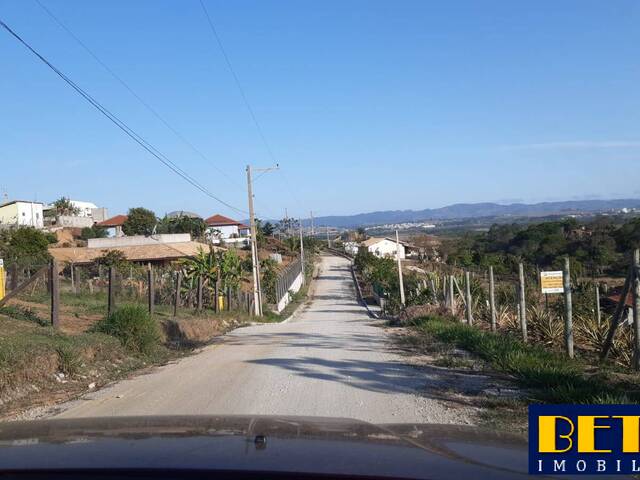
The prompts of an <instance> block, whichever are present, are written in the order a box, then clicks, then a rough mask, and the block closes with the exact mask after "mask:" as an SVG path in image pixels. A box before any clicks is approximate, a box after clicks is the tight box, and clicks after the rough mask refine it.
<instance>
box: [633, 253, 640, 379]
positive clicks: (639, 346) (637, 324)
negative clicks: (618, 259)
mask: <svg viewBox="0 0 640 480" xmlns="http://www.w3.org/2000/svg"><path fill="white" fill-rule="evenodd" d="M639 268H640V250H638V249H636V250H634V252H633V368H634V370H635V371H636V372H637V371H638V370H640V321H639V316H640V277H639V276H638V269H639Z"/></svg>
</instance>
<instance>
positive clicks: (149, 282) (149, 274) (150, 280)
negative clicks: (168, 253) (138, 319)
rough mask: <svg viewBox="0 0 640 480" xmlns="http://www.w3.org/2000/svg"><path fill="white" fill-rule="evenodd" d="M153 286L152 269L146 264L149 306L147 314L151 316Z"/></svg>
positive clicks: (153, 295) (153, 296) (149, 264)
mask: <svg viewBox="0 0 640 480" xmlns="http://www.w3.org/2000/svg"><path fill="white" fill-rule="evenodd" d="M154 287H155V286H154V284H153V268H152V267H151V262H149V263H148V264H147V303H148V306H149V314H151V315H153V307H154V303H155V302H154V299H155V288H154Z"/></svg>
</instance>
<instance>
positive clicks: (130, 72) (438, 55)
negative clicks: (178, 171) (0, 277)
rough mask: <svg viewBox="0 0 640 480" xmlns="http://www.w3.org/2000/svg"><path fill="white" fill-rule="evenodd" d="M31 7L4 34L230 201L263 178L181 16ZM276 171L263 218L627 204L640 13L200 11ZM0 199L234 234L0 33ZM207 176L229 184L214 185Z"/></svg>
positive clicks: (200, 23)
mask: <svg viewBox="0 0 640 480" xmlns="http://www.w3.org/2000/svg"><path fill="white" fill-rule="evenodd" d="M41 1H42V3H43V4H44V5H46V6H47V7H48V8H49V9H50V10H51V11H52V12H53V13H54V14H55V15H56V16H57V17H58V18H59V19H60V20H61V21H62V22H64V23H65V24H66V26H67V27H68V28H69V29H71V30H72V31H73V32H74V33H75V35H77V36H78V37H79V38H80V39H81V40H82V41H83V42H84V43H85V44H86V45H87V46H88V47H89V48H90V49H91V50H92V51H93V52H94V53H95V54H96V55H97V56H98V57H99V58H100V59H101V60H102V61H103V62H104V63H105V64H107V65H108V66H109V67H110V68H111V69H112V70H113V71H114V72H116V73H117V74H118V75H119V76H120V77H121V78H122V79H124V80H125V81H126V82H127V83H128V84H129V86H130V87H131V88H132V89H133V90H135V92H136V93H137V94H138V95H139V96H140V97H141V98H143V99H144V101H145V102H147V103H148V104H149V105H151V106H152V107H153V108H154V109H155V110H156V111H157V112H158V113H160V114H161V116H162V117H163V118H165V119H166V120H167V121H168V122H169V123H170V125H171V126H172V127H173V128H174V129H175V130H177V131H178V132H179V133H180V134H181V135H182V136H183V137H185V138H186V139H188V141H189V142H190V143H191V144H193V145H195V146H196V147H197V149H198V150H200V151H201V152H203V153H204V154H205V156H206V157H207V159H208V160H207V161H205V160H204V159H202V158H201V157H200V156H198V155H197V154H195V153H194V152H193V151H192V150H191V149H190V148H189V147H188V146H187V145H185V144H184V143H183V142H182V141H181V140H180V139H179V138H177V137H176V136H175V135H174V134H173V133H172V132H171V131H170V130H169V129H167V127H166V126H165V125H163V124H162V123H161V122H160V121H158V119H157V118H155V117H154V116H153V115H152V114H151V113H150V112H149V111H148V110H146V109H145V107H144V106H143V105H141V104H140V103H139V102H138V101H137V100H136V98H135V97H133V96H132V95H131V94H130V93H129V92H128V91H127V90H126V89H125V88H123V87H122V85H120V84H119V83H118V82H117V81H116V80H115V79H114V78H113V77H111V76H110V75H109V74H108V73H107V72H106V71H105V70H104V69H103V68H102V67H101V66H100V65H99V64H98V63H97V62H96V61H95V60H94V59H93V58H92V57H91V56H90V55H89V54H87V52H86V51H85V50H83V49H82V47H80V46H79V45H78V44H77V43H76V42H75V41H74V40H73V39H72V38H71V37H70V36H69V35H68V34H67V33H66V32H65V31H64V30H62V29H61V28H60V27H59V26H58V25H57V24H55V23H54V22H53V21H52V19H51V18H50V17H48V16H47V14H46V12H45V11H44V10H43V9H42V8H41V7H40V6H39V5H38V4H37V3H36V2H35V1H34V0H1V1H0V19H2V20H3V21H5V22H6V23H7V24H8V25H9V26H10V27H12V28H13V29H14V30H15V31H16V32H17V33H18V34H20V35H21V36H23V38H24V39H25V40H27V41H28V42H29V43H31V44H32V46H33V47H34V48H36V49H37V50H39V51H40V52H41V53H42V54H43V55H44V56H45V57H47V58H48V59H49V60H50V61H51V62H52V63H53V64H55V65H56V66H57V67H58V68H60V69H61V70H62V71H63V72H65V73H66V74H67V75H68V76H69V77H70V78H72V79H73V80H74V81H75V82H76V83H78V84H79V85H80V86H82V87H83V88H84V89H86V90H87V91H88V92H89V93H90V94H91V95H93V96H94V97H95V98H97V99H98V100H99V101H100V102H101V103H102V104H104V105H105V106H106V107H107V108H109V109H110V110H111V111H113V112H114V113H116V114H117V115H118V116H119V117H120V118H121V119H123V120H124V121H125V122H126V123H127V124H128V125H129V126H131V127H132V128H133V129H134V130H135V131H136V132H138V133H139V134H140V135H142V136H143V137H144V138H145V139H147V140H148V141H149V142H151V143H152V144H153V145H154V146H155V147H157V148H158V149H159V150H160V151H161V152H163V153H164V154H165V155H166V156H167V157H169V158H170V159H171V160H172V161H174V162H175V163H177V164H178V165H180V167H181V168H183V169H184V170H186V171H187V172H189V173H190V174H191V175H192V176H193V177H196V178H197V179H198V180H199V181H200V182H201V183H202V184H203V185H205V186H206V187H207V188H208V189H209V190H211V191H212V192H214V193H215V194H216V195H217V196H219V197H220V198H222V199H224V200H225V201H226V202H228V203H230V204H232V205H234V206H237V207H238V208H240V209H242V210H245V209H246V203H247V201H246V191H245V186H246V180H245V171H244V168H245V165H246V164H247V163H251V164H253V165H256V166H269V165H271V164H272V163H273V160H272V158H270V155H269V153H268V151H267V148H266V147H265V145H264V143H263V142H262V140H261V137H260V135H259V133H258V132H257V129H256V127H255V125H254V124H253V122H252V119H251V116H250V114H249V113H248V111H247V108H246V106H245V104H244V103H243V100H242V97H241V95H240V92H239V90H238V88H237V86H236V84H235V83H234V80H233V77H232V75H231V73H230V71H229V69H228V68H227V65H226V64H225V61H224V58H223V56H222V54H221V51H220V48H219V47H218V45H217V44H216V43H215V41H214V39H213V38H212V35H211V32H210V30H209V27H208V25H207V23H206V18H205V17H204V14H203V11H202V8H201V6H200V3H199V1H198V0H137V1H135V2H132V1H130V0H120V1H115V0H110V1H101V2H98V1H95V2H86V1H71V0H65V1H62V0H41ZM205 4H206V5H207V8H208V11H209V13H210V15H211V18H212V20H213V22H214V24H215V26H216V28H217V31H218V33H219V35H220V37H221V39H222V42H223V44H224V47H225V49H226V51H227V53H228V56H229V58H230V60H231V63H232V64H233V67H234V69H235V71H236V73H237V75H238V77H239V79H240V82H241V84H242V86H243V88H244V91H245V93H246V96H247V98H248V100H249V102H250V104H251V106H252V107H253V110H254V112H255V115H256V117H257V119H258V121H259V123H260V125H261V127H262V130H263V132H264V135H265V137H266V139H267V142H268V144H269V145H270V147H271V150H272V151H273V154H274V157H275V159H276V161H277V162H279V163H280V166H281V171H280V172H272V173H268V174H266V175H264V176H263V177H261V178H259V179H258V180H257V181H256V185H255V190H256V192H255V193H256V210H257V211H258V214H259V215H260V216H263V217H270V218H280V217H282V216H283V215H284V210H285V208H287V209H288V212H289V214H290V215H294V216H308V212H309V210H313V211H314V214H315V215H328V214H349V213H358V212H364V211H372V210H387V209H409V208H411V209H421V208H432V207H439V206H443V205H447V204H451V203H457V202H480V201H498V202H502V203H504V202H512V201H526V202H533V201H545V200H558V199H583V198H620V197H627V196H631V197H640V182H639V180H640V131H639V130H638V126H639V125H640V87H639V86H640V29H639V28H638V25H639V24H640V2H637V1H635V0H629V1H623V0H616V1H588V0H576V1H569V0H562V1H557V0H553V1H541V0H536V1H530V2H513V1H479V0H478V1H439V2H436V1H428V0H422V1H407V0H402V1H386V2H380V1H372V0H366V1H365V0H362V1H356V0H347V1H344V0H336V1H326V0H323V1H298V0H297V1H264V0H253V1H245V0H234V1H226V2H220V1H213V0H205ZM0 58H1V59H2V62H0V73H1V75H0V104H1V105H2V115H0V165H2V167H1V168H0V190H6V191H7V192H8V194H9V197H10V198H20V199H34V198H37V199H38V200H41V201H51V200H53V199H55V198H57V197H59V196H61V195H66V196H70V197H71V198H74V199H79V200H87V201H93V202H95V203H97V204H99V205H101V206H106V207H107V208H108V209H109V211H110V213H113V214H116V213H123V212H125V211H126V209H127V208H129V207H132V206H146V207H148V208H151V209H153V210H155V211H156V213H157V214H159V215H162V214H163V213H165V212H168V211H172V210H192V211H195V212H198V213H200V214H202V215H210V214H213V213H216V212H219V213H223V214H226V215H230V216H234V217H242V215H241V214H238V213H236V212H234V211H233V210H230V209H228V208H227V207H224V206H222V205H219V204H217V203H216V202H215V201H213V200H212V199H210V198H208V197H206V196H204V195H203V194H202V193H200V192H198V191H197V190H195V189H194V188H193V187H192V186H190V185H188V184H186V183H185V182H184V181H183V180H182V179H180V178H179V177H177V176H175V175H174V174H173V173H171V172H170V171H169V170H168V169H167V168H166V167H164V166H162V165H161V164H159V163H158V161H157V160H155V159H154V158H153V157H151V156H150V155H149V154H148V153H146V152H145V151H144V150H142V149H141V148H140V147H139V146H138V145H137V144H135V143H134V142H132V141H131V140H130V139H129V138H128V137H126V136H124V135H123V134H122V133H121V132H120V131H119V130H118V129H117V128H116V127H115V126H113V125H112V124H111V123H109V122H108V121H107V120H106V119H105V118H104V117H102V116H100V115H99V114H98V113H97V111H95V110H94V109H93V108H92V107H91V106H89V105H88V104H87V103H86V102H84V101H83V100H82V99H81V98H80V97H79V96H78V95H77V94H75V93H74V92H73V91H72V90H71V89H70V88H69V87H68V86H67V85H66V84H64V83H63V82H62V81H61V80H60V79H59V78H58V77H57V76H56V75H55V74H53V72H51V71H50V70H48V69H47V68H46V67H45V66H44V65H43V64H41V63H39V62H38V61H37V59H36V58H35V57H34V56H33V55H31V54H30V53H29V52H28V51H27V50H26V49H25V48H24V47H23V46H21V45H20V44H18V43H17V42H16V41H15V39H13V38H12V37H10V36H9V35H8V34H7V33H6V32H5V31H3V30H0ZM219 170H222V171H223V172H225V175H222V174H221V173H220V172H219Z"/></svg>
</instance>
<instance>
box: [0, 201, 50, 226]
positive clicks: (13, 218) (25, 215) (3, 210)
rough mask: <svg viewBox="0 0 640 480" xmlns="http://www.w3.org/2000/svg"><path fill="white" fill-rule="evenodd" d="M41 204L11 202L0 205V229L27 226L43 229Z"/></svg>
mask: <svg viewBox="0 0 640 480" xmlns="http://www.w3.org/2000/svg"><path fill="white" fill-rule="evenodd" d="M43 218H44V215H43V204H42V203H41V202H28V201H23V200H13V201H11V202H7V203H3V204H1V205H0V227H18V226H29V227H35V228H43V227H44V223H43Z"/></svg>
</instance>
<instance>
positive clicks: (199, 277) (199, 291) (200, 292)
mask: <svg viewBox="0 0 640 480" xmlns="http://www.w3.org/2000/svg"><path fill="white" fill-rule="evenodd" d="M196 309H197V310H198V312H201V311H202V275H198V305H197V307H196Z"/></svg>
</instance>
